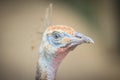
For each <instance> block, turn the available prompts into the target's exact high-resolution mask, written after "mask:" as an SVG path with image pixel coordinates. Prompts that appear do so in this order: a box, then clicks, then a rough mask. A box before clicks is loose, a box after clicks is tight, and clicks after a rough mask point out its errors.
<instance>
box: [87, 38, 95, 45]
mask: <svg viewBox="0 0 120 80" xmlns="http://www.w3.org/2000/svg"><path fill="white" fill-rule="evenodd" d="M86 42H87V43H90V44H94V41H93V39H91V38H88V39H87V40H86Z"/></svg>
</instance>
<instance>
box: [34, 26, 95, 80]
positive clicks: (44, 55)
mask: <svg viewBox="0 0 120 80" xmlns="http://www.w3.org/2000/svg"><path fill="white" fill-rule="evenodd" d="M83 43H94V41H93V40H92V39H91V38H90V37H87V36H85V35H83V34H81V33H79V32H76V31H75V30H74V29H73V28H72V27H69V26H65V25H49V26H48V27H47V29H46V30H45V32H44V33H43V37H42V41H41V45H40V49H39V59H38V63H37V71H36V80H55V75H56V72H57V69H58V67H59V65H60V63H61V62H62V60H63V59H64V57H65V56H66V55H67V54H68V53H69V52H70V51H71V50H74V49H75V48H76V47H77V46H78V45H80V44H83Z"/></svg>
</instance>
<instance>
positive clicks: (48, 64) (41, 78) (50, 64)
mask: <svg viewBox="0 0 120 80" xmlns="http://www.w3.org/2000/svg"><path fill="white" fill-rule="evenodd" d="M41 47H42V50H41V49H40V55H39V59H38V65H37V68H38V69H37V76H36V80H55V75H56V72H57V69H58V67H59V64H60V63H61V61H62V60H63V58H64V57H65V56H66V55H67V53H68V49H67V48H59V49H55V48H52V47H51V46H50V45H45V44H44V46H43V45H42V46H41ZM48 47H51V48H50V50H49V49H48ZM46 49H47V50H46Z"/></svg>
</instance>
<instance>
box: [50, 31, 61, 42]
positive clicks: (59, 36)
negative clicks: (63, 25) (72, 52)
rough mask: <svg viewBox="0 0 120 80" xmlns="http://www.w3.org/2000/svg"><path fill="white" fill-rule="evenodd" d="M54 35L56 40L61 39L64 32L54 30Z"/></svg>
mask: <svg viewBox="0 0 120 80" xmlns="http://www.w3.org/2000/svg"><path fill="white" fill-rule="evenodd" d="M52 36H53V38H54V39H56V40H59V39H60V38H62V34H61V33H59V32H53V33H52Z"/></svg>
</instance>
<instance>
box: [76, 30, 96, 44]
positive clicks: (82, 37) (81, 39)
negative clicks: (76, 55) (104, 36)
mask: <svg viewBox="0 0 120 80" xmlns="http://www.w3.org/2000/svg"><path fill="white" fill-rule="evenodd" d="M75 38H76V42H77V43H78V44H82V43H92V44H94V41H93V40H92V39H91V38H90V37H88V36H85V35H83V34H81V33H78V32H76V33H75Z"/></svg>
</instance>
